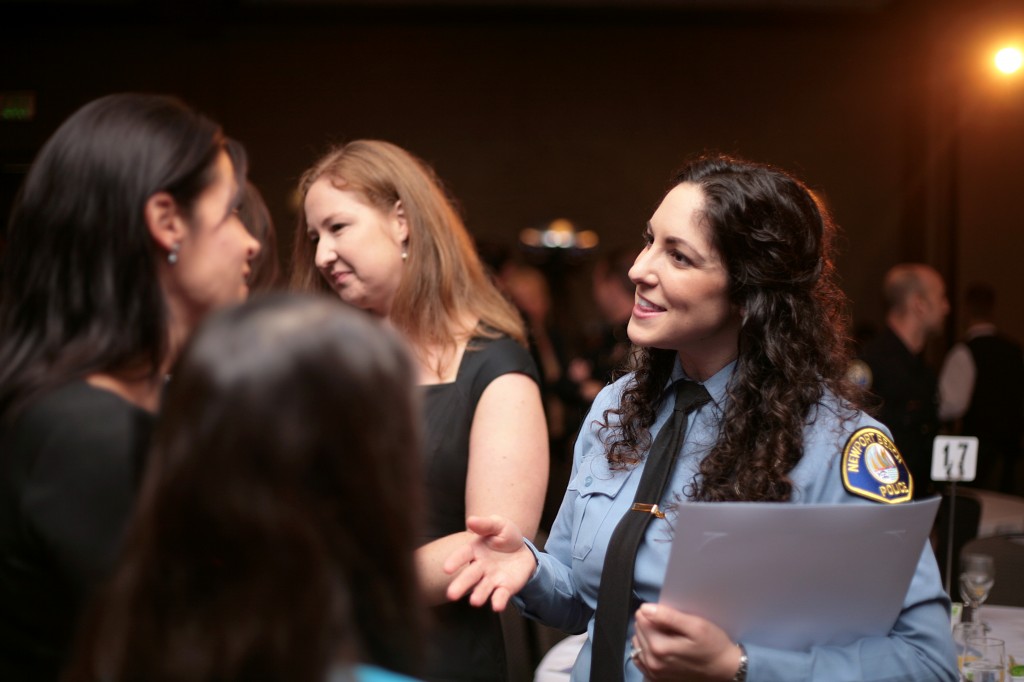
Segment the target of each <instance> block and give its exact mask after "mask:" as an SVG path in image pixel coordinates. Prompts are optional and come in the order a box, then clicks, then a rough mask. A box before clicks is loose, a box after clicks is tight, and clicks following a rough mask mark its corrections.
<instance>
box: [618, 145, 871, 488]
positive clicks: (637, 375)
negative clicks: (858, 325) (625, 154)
mask: <svg viewBox="0 0 1024 682" xmlns="http://www.w3.org/2000/svg"><path fill="white" fill-rule="evenodd" d="M685 182H689V183H693V184H695V185H697V186H699V187H700V189H701V190H702V192H703V194H704V206H703V208H702V209H701V216H700V218H701V220H702V221H703V222H704V224H705V225H706V227H707V229H708V231H709V233H710V238H711V243H712V245H713V246H714V248H715V250H716V251H717V252H718V253H719V255H720V256H721V257H722V259H723V261H724V262H725V264H726V268H727V270H728V273H729V285H728V287H729V288H728V296H729V299H730V301H731V302H732V303H733V304H735V305H736V306H737V307H738V308H739V309H740V310H742V311H743V312H744V322H743V327H742V329H741V330H740V335H739V347H738V357H737V361H736V369H735V371H734V373H733V376H732V378H731V380H730V383H729V386H728V389H727V395H728V401H727V403H726V405H725V409H724V413H723V414H722V415H721V417H720V419H721V421H720V423H721V430H720V432H719V436H718V440H717V441H716V443H715V445H714V446H713V447H712V448H711V451H710V452H709V453H708V455H707V456H706V457H705V458H704V459H703V461H702V462H701V465H700V473H699V475H698V476H697V477H696V478H695V479H694V481H693V482H692V484H691V485H690V486H689V487H688V488H687V489H686V490H685V491H684V492H685V494H686V495H687V496H688V497H690V498H692V499H695V500H700V501H726V500H747V501H784V500H788V499H789V497H790V494H791V492H792V483H791V481H790V479H789V472H790V471H792V469H793V467H794V466H796V464H797V463H798V462H799V461H800V459H801V457H803V452H804V444H803V432H804V427H805V426H806V425H807V423H808V422H809V421H810V420H813V418H814V415H813V411H814V410H815V408H816V407H817V406H818V404H819V403H820V401H821V400H822V398H823V396H824V395H825V394H826V392H827V391H831V392H832V393H833V394H834V395H835V396H836V397H837V398H838V399H839V401H840V405H841V406H842V407H843V408H844V409H850V410H852V409H854V408H855V407H856V406H857V405H859V404H860V402H861V399H860V394H859V391H858V390H857V388H856V387H854V386H853V385H852V384H850V383H849V382H848V381H847V380H846V376H845V375H846V369H847V365H848V362H849V358H850V352H851V344H850V340H849V336H848V332H847V330H848V321H847V318H846V312H845V309H846V298H845V296H844V295H843V293H842V291H841V290H840V288H839V286H838V284H837V276H836V271H835V266H834V263H833V259H832V249H833V241H834V237H835V232H836V229H835V226H834V224H833V223H832V220H831V218H830V216H829V215H828V213H827V211H826V210H825V209H824V207H823V206H822V204H821V203H820V202H819V201H818V200H817V199H816V198H815V196H814V195H813V194H812V193H811V191H810V190H809V189H808V188H807V187H806V186H805V185H804V184H803V183H802V182H801V181H800V180H798V179H796V178H795V177H793V176H792V175H790V174H788V173H786V172H784V171H782V170H779V169H777V168H774V167H771V166H768V165H764V164H757V163H752V162H749V161H744V160H741V159H737V158H733V157H729V156H724V155H705V156H702V157H699V158H697V159H695V160H694V161H692V162H690V163H689V164H687V165H686V166H685V167H684V168H683V169H682V170H681V171H680V172H679V173H678V174H677V175H676V177H675V179H674V180H673V182H672V183H671V187H675V186H677V185H679V184H682V183H685ZM676 361H677V360H676V353H675V352H674V351H671V350H665V349H657V348H644V347H634V349H633V352H632V355H631V358H630V363H629V369H630V371H632V372H634V377H633V379H632V380H630V382H629V384H628V385H627V387H626V388H625V390H624V392H623V395H622V399H621V402H620V404H619V406H618V408H615V409H610V410H607V411H605V413H604V415H603V422H601V428H602V430H603V432H604V438H605V442H606V443H607V446H608V455H607V456H608V460H609V462H610V464H611V465H612V466H613V467H615V468H626V467H628V466H631V465H633V464H635V463H637V462H639V461H640V460H641V459H642V453H644V451H646V450H647V449H648V448H649V446H650V443H651V437H650V426H651V424H652V423H653V422H654V418H655V414H656V411H657V408H658V405H659V403H660V401H661V400H662V394H663V392H664V388H665V383H666V381H668V378H669V376H670V375H671V373H672V369H673V367H674V365H675V363H676ZM613 415H614V416H615V417H617V419H616V420H614V422H617V423H613V420H612V419H610V417H611V416H613Z"/></svg>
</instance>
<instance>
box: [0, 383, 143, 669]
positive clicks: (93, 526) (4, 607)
mask: <svg viewBox="0 0 1024 682" xmlns="http://www.w3.org/2000/svg"><path fill="white" fill-rule="evenodd" d="M153 422H154V416H153V415H152V414H150V413H149V412H146V411H145V410H142V409H140V408H138V407H136V406H135V405H133V404H131V403H129V402H127V401H125V400H123V399H122V398H120V397H118V396H117V395H115V394H113V393H111V392H109V391H105V390H101V389H98V388H95V387H93V386H90V385H89V384H87V383H86V382H84V381H76V382H72V383H69V384H67V385H65V386H63V387H61V388H59V389H57V390H55V391H52V392H51V393H49V394H47V395H45V396H43V397H41V398H39V399H38V400H36V401H35V402H34V403H32V404H31V405H30V406H29V407H28V408H27V409H26V410H25V411H24V412H23V413H22V414H21V415H20V416H19V417H18V418H17V419H16V420H15V421H14V422H13V423H12V424H11V425H10V426H9V427H8V428H5V429H3V430H2V431H0V679H2V680H22V679H24V680H55V679H57V677H58V674H59V671H60V667H61V666H62V665H63V664H64V663H65V657H66V655H67V651H68V646H69V644H70V638H71V636H72V634H73V629H74V626H75V624H76V619H77V616H78V614H79V612H80V610H81V608H82V606H83V604H84V601H85V598H86V597H87V596H88V593H89V591H90V589H91V588H92V586H94V585H95V584H96V583H97V582H98V581H99V580H101V579H103V578H104V577H105V576H106V575H107V574H108V573H109V571H110V570H111V568H112V567H113V564H114V560H115V557H116V554H117V550H118V545H119V542H120V539H121V534H122V531H123V529H124V526H125V524H126V521H127V519H128V515H129V513H130V511H131V509H132V506H133V504H134V500H135V493H136V488H137V482H138V477H139V474H140V471H141V463H142V458H143V456H144V453H145V451H146V448H147V447H148V444H149V438H150V434H151V432H152V429H153Z"/></svg>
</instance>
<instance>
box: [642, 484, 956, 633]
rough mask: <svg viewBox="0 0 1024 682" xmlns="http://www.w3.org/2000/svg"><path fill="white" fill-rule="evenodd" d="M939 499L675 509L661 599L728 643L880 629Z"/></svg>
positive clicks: (900, 595) (906, 581)
mask: <svg viewBox="0 0 1024 682" xmlns="http://www.w3.org/2000/svg"><path fill="white" fill-rule="evenodd" d="M938 508H939V497H937V496H936V497H934V498H931V499H928V500H924V501H921V502H908V503H904V504H893V505H889V504H871V505H860V504H840V505H820V504H785V503H782V504H780V503H757V502H694V503H684V504H680V505H679V506H678V507H677V510H678V512H679V515H678V517H677V518H676V520H675V538H674V539H673V541H672V551H671V553H670V556H669V561H668V569H667V571H666V575H665V584H664V587H663V588H662V591H661V598H660V601H661V602H662V603H665V604H668V605H670V606H672V607H674V608H676V609H679V610H680V611H683V612H685V613H692V614H695V615H699V616H703V617H704V618H707V619H708V620H710V621H711V622H713V623H715V624H717V625H718V626H719V627H721V628H722V629H724V630H725V631H726V632H727V633H728V634H729V636H731V637H732V638H733V641H740V642H745V643H750V644H760V645H764V646H770V647H774V648H780V649H788V650H791V651H806V650H808V649H810V647H811V646H814V645H825V644H835V645H843V644H849V643H850V642H853V641H855V640H857V639H860V638H861V637H865V636H870V635H886V634H888V633H889V631H890V630H891V629H892V625H893V624H894V623H895V622H896V617H897V616H898V615H899V612H900V609H901V608H902V605H903V600H904V598H905V596H906V593H907V588H908V587H909V586H910V580H911V579H912V578H913V576H914V570H915V568H916V566H917V562H918V560H919V559H920V557H921V551H922V550H923V549H924V544H925V542H926V540H927V538H928V534H929V531H930V530H931V527H932V523H933V522H934V519H935V513H936V512H937V511H938Z"/></svg>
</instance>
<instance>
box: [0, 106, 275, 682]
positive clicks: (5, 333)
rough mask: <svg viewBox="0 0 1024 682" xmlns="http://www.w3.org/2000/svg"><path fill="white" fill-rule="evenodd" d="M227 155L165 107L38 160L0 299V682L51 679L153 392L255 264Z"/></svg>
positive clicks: (101, 565)
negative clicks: (202, 323)
mask: <svg viewBox="0 0 1024 682" xmlns="http://www.w3.org/2000/svg"><path fill="white" fill-rule="evenodd" d="M244 182H245V154H244V151H243V150H242V148H241V147H240V146H239V145H237V144H236V143H233V142H231V141H229V140H228V139H226V138H225V137H224V134H223V132H222V131H221V129H220V127H219V126H218V125H217V124H215V123H214V122H213V121H210V120H209V119H207V118H205V117H204V116H202V115H200V114H198V113H196V112H195V111H193V110H192V109H190V108H188V107H187V106H185V105H184V104H182V103H181V102H179V101H177V100H175V99H171V98H167V97H161V96H150V95H135V94H121V95H111V96H107V97H104V98H101V99H98V100H95V101H93V102H91V103H89V104H87V105H85V106H84V107H82V108H81V109H79V110H78V111H77V112H75V113H74V114H73V115H72V116H71V117H70V118H69V119H68V120H67V121H65V122H64V123H63V124H62V125H61V126H60V128H59V129H58V130H57V131H56V133H54V135H53V136H52V137H51V138H50V139H49V140H48V141H47V142H46V144H45V145H44V146H43V148H42V150H41V151H40V152H39V155H38V156H37V157H36V159H35V161H34V163H33V164H32V167H31V168H30V169H29V172H28V175H27V176H26V178H25V182H24V185H23V186H22V188H21V192H20V194H19V197H18V199H17V201H16V202H15V206H14V209H13V211H12V214H11V219H10V223H9V228H8V233H7V236H8V249H7V251H6V254H5V255H6V261H5V263H4V267H3V281H2V285H0V286H2V291H0V302H2V303H0V557H2V559H0V678H2V679H5V680H6V679H11V680H15V679H32V680H47V679H56V677H57V675H58V671H59V669H60V668H61V666H62V663H63V661H64V659H65V655H66V648H67V646H68V642H69V639H70V636H71V633H72V631H73V629H74V626H75V621H76V617H77V614H78V612H79V609H80V608H81V606H82V604H83V602H84V601H85V600H86V599H87V597H88V595H89V592H90V590H91V588H92V587H93V586H94V585H95V584H96V583H97V582H98V581H99V580H101V579H102V578H104V577H105V576H106V574H107V573H108V571H109V569H110V568H111V566H112V564H113V560H114V556H115V553H116V550H117V546H118V543H119V539H120V536H121V533H122V531H123V527H124V524H125V522H126V520H127V518H128V515H129V512H130V510H131V507H132V504H133V501H134V498H135V489H136V481H137V477H138V475H139V473H140V469H141V463H142V455H143V453H144V451H145V447H146V445H147V442H148V439H149V435H150V431H151V429H152V422H153V415H154V413H155V411H156V410H157V407H158V404H159V401H160V395H161V391H162V390H163V385H164V377H165V376H166V374H167V372H168V368H169V367H170V365H171V363H172V361H173V359H174V357H175V354H176V353H177V351H178V349H179V347H180V346H181V344H182V343H183V342H184V341H185V340H186V338H187V337H188V336H189V334H190V333H191V330H192V329H193V328H194V327H195V325H196V324H197V323H198V321H199V320H200V319H201V318H202V317H203V316H204V315H205V314H206V313H207V312H208V311H209V310H211V309H212V308H214V307H217V306H219V305H223V304H227V303H232V302H235V301H238V300H240V299H242V298H244V297H245V296H246V294H247V292H248V288H247V284H246V277H247V276H248V274H249V261H250V260H251V259H252V258H253V257H254V256H255V255H256V253H257V252H258V251H259V244H258V243H257V242H256V240H255V239H253V238H252V237H251V236H250V235H249V234H248V233H247V232H246V231H245V228H244V227H243V226H242V224H241V222H239V220H238V217H237V216H236V215H235V209H236V208H237V201H238V193H239V188H240V187H241V186H242V184H243V183H244Z"/></svg>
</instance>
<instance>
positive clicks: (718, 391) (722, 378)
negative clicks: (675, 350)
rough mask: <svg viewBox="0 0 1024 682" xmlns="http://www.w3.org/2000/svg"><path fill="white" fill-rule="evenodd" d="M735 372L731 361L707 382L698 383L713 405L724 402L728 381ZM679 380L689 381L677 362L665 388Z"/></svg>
mask: <svg viewBox="0 0 1024 682" xmlns="http://www.w3.org/2000/svg"><path fill="white" fill-rule="evenodd" d="M735 370H736V361H735V360H733V361H732V362H730V363H729V364H728V365H726V366H725V367H723V368H722V369H720V370H718V371H717V372H715V374H714V375H712V376H711V377H709V378H708V380H707V381H703V382H700V383H701V384H703V386H704V388H706V389H707V391H708V393H709V394H710V395H711V400H713V401H714V403H715V405H718V406H721V405H722V404H723V403H724V402H725V390H726V388H728V386H729V380H730V379H732V373H733V372H734V371H735ZM680 379H689V377H688V376H686V373H685V372H683V366H682V365H681V364H679V361H678V360H677V361H676V363H675V366H674V367H673V368H672V376H671V377H670V378H669V381H668V384H667V385H666V386H665V388H666V389H667V388H668V387H669V386H671V385H672V384H674V383H675V382H676V381H679V380H680Z"/></svg>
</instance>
